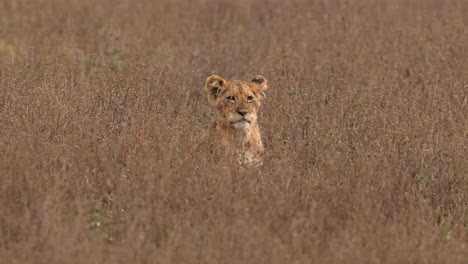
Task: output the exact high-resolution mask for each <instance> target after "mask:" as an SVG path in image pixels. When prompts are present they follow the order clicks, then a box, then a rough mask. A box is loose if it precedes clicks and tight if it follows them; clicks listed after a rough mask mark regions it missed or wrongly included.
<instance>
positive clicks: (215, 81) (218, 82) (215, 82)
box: [205, 75, 226, 103]
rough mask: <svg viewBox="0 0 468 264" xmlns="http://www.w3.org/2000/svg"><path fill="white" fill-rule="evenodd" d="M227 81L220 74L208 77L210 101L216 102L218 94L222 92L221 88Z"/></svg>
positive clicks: (206, 86) (207, 89) (207, 87)
mask: <svg viewBox="0 0 468 264" xmlns="http://www.w3.org/2000/svg"><path fill="white" fill-rule="evenodd" d="M225 83H226V81H225V80H224V79H223V78H222V77H221V76H218V75H211V76H210V77H208V79H206V83H205V91H206V94H207V95H208V100H210V102H212V103H214V102H216V98H218V95H219V93H220V92H221V88H223V85H224V84H225Z"/></svg>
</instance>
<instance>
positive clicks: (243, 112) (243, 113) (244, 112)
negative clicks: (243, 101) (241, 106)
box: [237, 111, 248, 116]
mask: <svg viewBox="0 0 468 264" xmlns="http://www.w3.org/2000/svg"><path fill="white" fill-rule="evenodd" d="M237 113H238V114H239V115H241V116H245V115H246V114H247V113H248V112H247V111H237Z"/></svg>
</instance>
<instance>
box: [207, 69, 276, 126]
mask: <svg viewBox="0 0 468 264" xmlns="http://www.w3.org/2000/svg"><path fill="white" fill-rule="evenodd" d="M267 87H268V86H267V80H266V79H265V77H263V76H261V75H259V76H257V77H256V78H255V79H253V80H252V81H251V82H244V81H238V80H233V81H226V80H224V79H223V78H222V77H221V76H218V75H212V76H210V77H208V79H207V80H206V83H205V91H206V93H207V95H208V99H209V101H210V102H211V103H212V104H213V105H214V106H215V107H216V109H217V112H218V122H219V121H221V122H223V123H224V124H225V125H228V126H232V127H234V128H236V129H246V128H250V127H251V126H255V125H256V123H257V112H258V108H259V107H260V101H261V99H262V98H263V96H264V93H263V91H265V90H266V89H267Z"/></svg>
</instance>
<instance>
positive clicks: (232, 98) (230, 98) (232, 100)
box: [226, 96, 236, 102]
mask: <svg viewBox="0 0 468 264" xmlns="http://www.w3.org/2000/svg"><path fill="white" fill-rule="evenodd" d="M226 98H227V99H228V100H229V101H231V102H234V101H235V100H236V97H234V96H228V97H226Z"/></svg>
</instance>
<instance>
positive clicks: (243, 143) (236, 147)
mask: <svg viewBox="0 0 468 264" xmlns="http://www.w3.org/2000/svg"><path fill="white" fill-rule="evenodd" d="M211 139H212V143H213V144H214V148H215V155H216V156H218V155H219V156H221V157H222V158H224V159H236V160H237V161H238V162H239V163H240V164H243V165H247V166H251V165H253V166H258V165H261V164H262V161H263V153H264V148H263V143H262V141H261V138H260V133H259V131H258V128H242V129H235V130H227V131H225V130H223V129H219V128H216V126H215V127H214V129H213V130H212V133H211Z"/></svg>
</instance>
